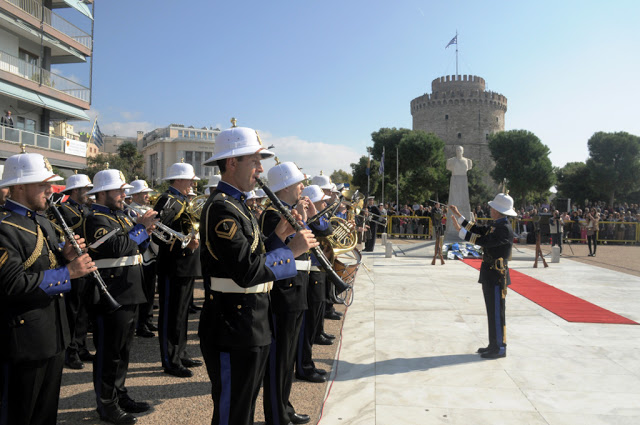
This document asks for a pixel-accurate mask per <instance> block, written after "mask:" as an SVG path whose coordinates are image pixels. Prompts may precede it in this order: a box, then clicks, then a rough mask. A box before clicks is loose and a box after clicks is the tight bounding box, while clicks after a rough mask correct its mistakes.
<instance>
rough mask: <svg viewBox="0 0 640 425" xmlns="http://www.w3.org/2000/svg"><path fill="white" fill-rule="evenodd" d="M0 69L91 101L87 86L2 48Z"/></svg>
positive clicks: (85, 100) (0, 51)
mask: <svg viewBox="0 0 640 425" xmlns="http://www.w3.org/2000/svg"><path fill="white" fill-rule="evenodd" d="M12 1H13V0H12ZM0 70H2V71H7V72H10V73H12V74H15V75H18V76H20V77H22V78H26V79H27V80H31V81H35V82H36V83H38V84H42V85H43V86H47V87H50V88H52V89H54V90H57V91H59V92H61V93H64V94H67V95H69V96H72V97H75V98H76V99H80V100H82V101H84V102H89V97H90V91H89V89H88V88H87V87H85V86H82V85H80V84H78V83H76V82H75V81H71V80H69V79H67V78H64V77H62V76H60V75H57V74H54V73H53V72H51V71H47V70H46V69H43V68H40V67H39V66H37V65H34V64H31V63H29V62H27V61H25V60H22V59H20V58H17V57H15V56H13V55H10V54H9V53H7V52H3V51H2V50H0Z"/></svg>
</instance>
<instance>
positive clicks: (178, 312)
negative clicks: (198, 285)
mask: <svg viewBox="0 0 640 425" xmlns="http://www.w3.org/2000/svg"><path fill="white" fill-rule="evenodd" d="M194 283H195V279H194V278H193V277H169V276H165V275H158V295H159V299H160V311H159V313H158V336H159V337H160V338H159V339H160V358H161V361H162V366H163V367H170V368H177V367H180V366H181V362H180V359H183V358H186V357H188V356H187V354H186V353H185V350H186V348H187V326H188V322H189V303H190V302H191V297H192V295H193V285H194Z"/></svg>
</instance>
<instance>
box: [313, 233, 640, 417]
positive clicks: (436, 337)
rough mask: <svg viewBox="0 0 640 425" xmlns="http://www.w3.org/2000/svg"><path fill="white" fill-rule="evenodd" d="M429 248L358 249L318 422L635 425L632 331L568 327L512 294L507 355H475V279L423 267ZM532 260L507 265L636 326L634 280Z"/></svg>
mask: <svg viewBox="0 0 640 425" xmlns="http://www.w3.org/2000/svg"><path fill="white" fill-rule="evenodd" d="M392 242H393V241H392ZM429 245H430V244H429V243H428V242H427V243H416V245H415V246H413V245H410V244H402V245H400V244H398V245H394V254H395V255H394V256H393V257H392V258H385V256H384V247H382V246H379V245H378V246H376V250H375V252H373V253H363V254H364V257H363V262H364V266H363V267H361V268H360V271H359V272H358V277H357V281H356V301H355V303H354V304H353V305H352V306H351V307H349V309H348V310H347V313H346V315H345V322H344V328H343V331H342V347H341V349H340V351H339V354H338V356H339V360H338V361H337V364H336V365H335V367H334V371H333V374H332V377H333V379H334V380H335V381H334V382H333V384H332V385H331V386H330V387H329V389H328V398H327V401H326V404H325V408H324V412H323V417H322V419H321V421H320V424H380V425H389V424H394V425H395V424H415V425H424V424H459V425H473V424H479V425H480V424H482V425H484V424H489V423H492V424H500V425H507V424H518V425H519V424H530V425H538V424H549V425H567V424H576V425H587V424H588V425H599V424H624V425H627V424H628V425H631V424H634V425H635V424H639V423H640V326H636V325H607V324H588V323H569V322H566V321H565V320H564V319H562V318H560V317H558V316H556V315H554V314H553V313H550V312H549V311H547V310H545V309H544V308H542V307H540V306H538V305H537V304H534V303H533V302H531V301H529V300H527V299H526V298H524V297H522V296H520V295H519V294H517V293H515V292H513V291H510V292H509V295H508V297H507V316H506V317H507V319H506V322H507V339H508V341H507V342H508V356H507V357H506V358H504V359H499V360H484V359H481V358H480V356H479V355H477V354H474V353H475V351H476V349H477V348H478V347H482V346H486V345H487V323H486V315H485V308H484V303H483V299H482V291H481V288H480V286H479V284H478V283H476V282H477V278H478V272H477V271H476V270H475V269H473V268H472V267H470V266H467V265H465V264H464V263H462V262H460V261H447V262H446V264H445V265H440V264H439V262H438V263H437V264H436V265H434V266H432V265H431V258H432V255H433V248H432V243H431V246H429ZM429 252H430V254H429ZM533 259H534V251H532V250H530V249H528V248H519V250H514V258H513V260H512V262H511V263H510V266H511V267H512V268H513V269H515V270H518V271H520V272H522V273H525V274H527V275H530V276H532V277H535V278H536V279H539V280H542V281H544V282H546V283H548V284H550V285H553V286H556V287H557V288H559V289H562V290H563V291H566V292H569V293H571V294H573V295H575V296H578V297H580V298H583V299H585V300H587V301H589V302H592V303H594V304H596V305H598V306H600V307H603V308H606V309H609V310H611V311H613V312H615V313H618V314H620V315H623V316H625V317H627V318H629V319H632V320H634V321H636V322H640V277H636V276H631V275H629V274H623V273H620V272H616V271H611V270H607V269H604V268H600V267H595V266H592V265H587V264H583V263H580V262H577V261H571V260H567V259H561V261H560V263H554V264H549V267H548V268H544V267H543V266H542V264H539V265H538V268H537V269H534V268H533V267H532V266H533ZM548 260H549V259H548V258H547V261H548ZM365 266H366V267H365Z"/></svg>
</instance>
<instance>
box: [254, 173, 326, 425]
mask: <svg viewBox="0 0 640 425" xmlns="http://www.w3.org/2000/svg"><path fill="white" fill-rule="evenodd" d="M268 180H269V188H270V189H271V190H272V191H273V192H274V193H275V194H276V196H277V197H278V199H279V200H280V202H282V204H283V205H284V206H285V207H287V208H289V209H292V208H294V207H295V208H296V210H297V211H298V213H299V214H300V216H301V217H302V219H303V221H305V220H306V218H307V217H306V215H307V209H308V208H311V209H310V211H309V212H310V214H312V215H313V214H315V213H316V211H315V207H314V206H313V204H311V202H309V199H308V198H305V199H300V195H301V194H302V189H303V188H304V184H303V183H302V182H303V181H304V180H305V176H304V174H302V172H301V171H300V169H299V168H298V167H297V166H296V165H295V164H294V163H293V162H283V163H281V164H277V165H276V166H274V167H272V168H271V169H270V170H269V172H268ZM281 219H282V216H281V215H280V212H278V210H277V209H275V207H273V206H271V207H269V208H267V209H266V210H265V212H264V213H262V215H261V216H260V228H261V230H262V233H264V234H265V235H269V234H271V233H273V231H274V230H275V228H276V227H277V225H278V223H279V222H280V220H281ZM291 237H293V235H292V236H289V238H291ZM295 263H296V270H297V271H298V272H297V274H296V275H295V276H294V277H292V278H288V279H279V280H276V281H275V282H274V283H273V289H272V290H271V310H272V315H271V320H272V322H273V327H274V331H275V332H274V336H273V340H272V342H271V349H270V351H269V365H268V368H267V373H266V374H265V377H264V404H263V405H264V415H265V422H266V423H267V424H268V425H274V424H288V423H289V422H293V423H295V424H302V423H307V422H309V420H310V418H309V416H308V415H302V414H299V413H296V411H295V409H294V408H293V406H292V405H291V402H290V401H289V396H290V395H291V385H292V384H293V373H292V371H293V366H294V363H295V360H296V349H297V347H298V336H299V335H300V327H301V326H302V315H303V313H304V311H305V310H306V309H307V287H308V285H309V270H310V267H311V263H310V262H309V254H308V253H307V252H305V253H303V254H301V255H300V256H298V257H296V258H295Z"/></svg>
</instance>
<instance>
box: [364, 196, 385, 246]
mask: <svg viewBox="0 0 640 425" xmlns="http://www.w3.org/2000/svg"><path fill="white" fill-rule="evenodd" d="M366 208H367V210H368V211H369V215H368V220H365V221H366V224H367V225H368V226H369V230H368V234H367V237H366V238H365V239H366V240H365V243H364V250H363V251H365V252H373V248H374V247H375V246H376V239H377V237H378V221H377V220H378V219H379V218H380V215H381V214H380V209H379V208H378V207H377V206H376V200H375V198H374V197H373V196H369V197H368V198H367V207H366ZM365 233H367V232H365Z"/></svg>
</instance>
